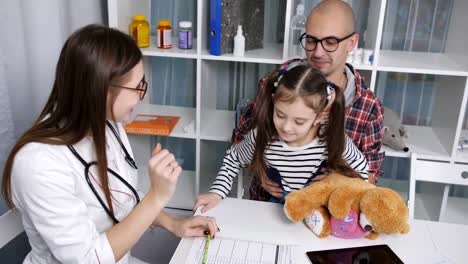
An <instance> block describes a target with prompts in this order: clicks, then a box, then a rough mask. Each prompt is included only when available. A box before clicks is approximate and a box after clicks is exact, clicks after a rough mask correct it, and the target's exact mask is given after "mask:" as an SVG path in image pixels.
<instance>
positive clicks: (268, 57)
mask: <svg viewBox="0 0 468 264" xmlns="http://www.w3.org/2000/svg"><path fill="white" fill-rule="evenodd" d="M282 54H283V45H282V44H271V43H265V44H264V48H263V49H254V50H248V51H246V52H245V55H244V57H235V56H234V55H233V54H232V53H228V54H223V55H220V56H215V55H211V54H210V52H209V50H206V49H205V50H202V55H201V58H202V59H205V60H219V61H237V62H252V63H267V64H281V63H283V56H282Z"/></svg>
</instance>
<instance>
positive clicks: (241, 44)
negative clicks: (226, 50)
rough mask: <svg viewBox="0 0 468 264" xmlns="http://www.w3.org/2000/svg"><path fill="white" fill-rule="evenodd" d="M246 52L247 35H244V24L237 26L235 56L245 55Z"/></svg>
mask: <svg viewBox="0 0 468 264" xmlns="http://www.w3.org/2000/svg"><path fill="white" fill-rule="evenodd" d="M244 54H245V37H244V36H243V35H242V26H241V25H238V26H237V34H236V36H235V37H234V56H236V57H243V56H244Z"/></svg>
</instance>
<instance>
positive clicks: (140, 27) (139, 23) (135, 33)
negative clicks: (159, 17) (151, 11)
mask: <svg viewBox="0 0 468 264" xmlns="http://www.w3.org/2000/svg"><path fill="white" fill-rule="evenodd" d="M129 31H130V32H129V33H130V36H132V38H133V39H134V40H135V42H136V43H137V45H138V47H140V48H146V47H149V45H150V27H149V23H148V21H146V17H145V16H144V15H135V16H133V21H132V23H131V24H130V28H129Z"/></svg>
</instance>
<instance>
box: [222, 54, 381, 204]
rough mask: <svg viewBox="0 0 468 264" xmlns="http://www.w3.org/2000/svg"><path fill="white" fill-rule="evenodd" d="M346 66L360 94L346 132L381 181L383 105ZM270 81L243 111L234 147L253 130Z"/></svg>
mask: <svg viewBox="0 0 468 264" xmlns="http://www.w3.org/2000/svg"><path fill="white" fill-rule="evenodd" d="M296 60H299V59H293V60H290V61H287V62H285V63H284V64H282V65H281V66H280V69H284V68H286V66H287V65H289V64H290V63H291V62H293V61H296ZM346 66H347V67H348V68H349V69H351V71H352V72H353V73H354V79H355V83H356V93H355V96H354V99H353V102H352V104H351V105H350V106H348V107H346V109H345V118H346V121H345V132H346V134H347V135H348V136H349V137H350V138H351V139H352V140H353V142H354V144H355V145H356V146H357V147H358V149H359V150H361V152H362V153H363V154H364V156H365V157H366V159H367V162H368V164H369V172H371V173H373V175H374V177H375V178H376V179H377V178H378V177H379V176H380V174H381V170H380V167H381V165H382V161H383V158H384V156H385V153H384V152H382V151H380V149H381V147H382V138H383V107H382V103H381V102H380V101H379V99H377V98H376V97H375V96H374V93H373V92H372V91H371V90H369V89H368V87H367V85H366V84H365V82H364V78H362V76H361V75H360V74H359V72H358V71H356V70H355V69H354V68H353V67H352V66H351V65H349V64H346ZM269 77H270V74H267V75H266V76H264V77H263V78H262V79H260V81H259V82H258V87H257V89H258V90H257V96H256V98H255V101H254V103H251V104H249V105H247V106H246V107H245V109H243V113H242V115H240V117H239V121H238V123H237V126H236V128H235V129H234V130H233V132H232V138H231V141H232V143H234V144H237V143H239V142H241V141H242V139H243V138H244V135H246V134H247V132H248V131H250V130H251V129H252V126H253V118H254V114H255V109H256V106H257V105H258V101H259V100H260V98H262V97H263V96H265V94H264V93H265V87H266V84H267V81H268V78H269ZM254 182H255V180H254V181H253V182H252V184H254ZM257 184H258V183H257ZM257 187H258V186H257ZM255 189H256V188H255ZM257 191H258V190H257ZM251 196H252V188H251ZM251 198H252V197H251Z"/></svg>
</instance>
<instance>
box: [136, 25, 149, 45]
mask: <svg viewBox="0 0 468 264" xmlns="http://www.w3.org/2000/svg"><path fill="white" fill-rule="evenodd" d="M149 35H150V34H149V28H148V27H146V26H144V25H140V26H137V27H136V40H137V45H138V47H140V48H142V47H149V45H150V37H149Z"/></svg>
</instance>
